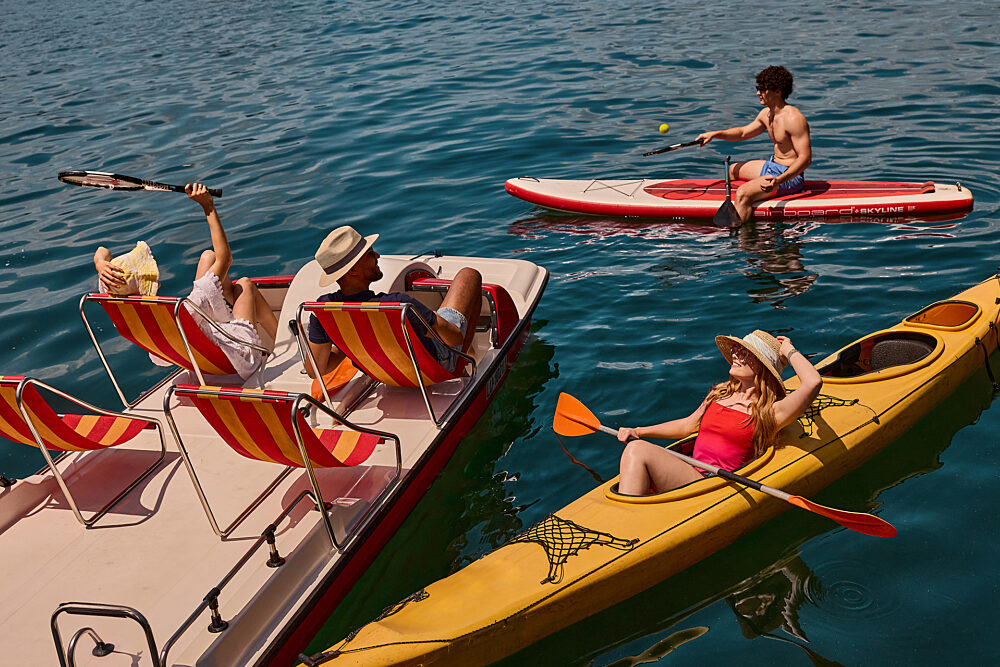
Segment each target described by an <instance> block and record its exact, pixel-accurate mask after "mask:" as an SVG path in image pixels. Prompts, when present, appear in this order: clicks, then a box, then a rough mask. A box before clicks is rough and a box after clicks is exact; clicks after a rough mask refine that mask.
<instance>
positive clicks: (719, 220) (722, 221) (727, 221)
mask: <svg viewBox="0 0 1000 667" xmlns="http://www.w3.org/2000/svg"><path fill="white" fill-rule="evenodd" d="M712 224H714V225H715V226H716V227H727V228H729V229H735V228H737V227H739V226H740V225H742V224H743V221H742V220H740V214H739V213H738V212H737V211H736V207H735V206H733V202H731V201H730V200H728V199H727V200H726V201H724V202H722V206H720V207H719V210H718V211H716V212H715V217H713V218H712Z"/></svg>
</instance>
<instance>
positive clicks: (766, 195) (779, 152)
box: [698, 65, 812, 222]
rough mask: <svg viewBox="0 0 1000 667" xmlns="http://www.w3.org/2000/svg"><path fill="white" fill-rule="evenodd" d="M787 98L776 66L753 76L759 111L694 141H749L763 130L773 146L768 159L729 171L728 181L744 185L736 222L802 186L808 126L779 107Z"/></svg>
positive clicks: (784, 77)
mask: <svg viewBox="0 0 1000 667" xmlns="http://www.w3.org/2000/svg"><path fill="white" fill-rule="evenodd" d="M791 94H792V75H791V73H790V72H789V71H788V70H786V69H785V68H784V67H781V66H774V65H772V66H770V67H767V68H765V69H764V70H763V71H761V73H760V74H758V75H757V97H758V98H759V99H760V103H761V104H762V105H764V108H763V109H761V111H760V113H758V114H757V117H756V118H754V119H753V121H752V122H751V123H750V124H749V125H745V126H743V127H731V128H729V129H728V130H716V131H714V132H705V133H703V134H700V135H698V140H699V141H701V142H702V146H704V145H705V144H707V143H708V142H710V141H711V140H712V139H725V140H726V141H743V140H744V139H751V138H753V137H756V136H757V135H758V134H760V133H761V132H764V131H765V130H766V131H767V134H768V136H770V137H771V141H773V142H774V155H772V156H771V158H770V159H768V160H749V161H747V162H737V163H736V164H734V165H733V166H732V167H731V168H730V171H729V177H730V178H732V179H734V180H735V179H741V180H746V181H747V182H746V183H744V184H743V185H741V186H740V188H739V189H738V190H737V191H736V196H735V200H734V202H733V204H734V205H735V206H736V211H737V212H738V213H739V215H740V220H741V221H742V222H746V221H748V220H749V219H750V218H751V217H752V215H753V207H754V204H756V203H757V202H759V201H763V200H765V199H770V198H771V197H777V196H778V195H787V194H792V193H795V192H798V191H799V190H801V189H802V185H803V183H804V182H805V171H806V167H808V166H809V164H810V163H811V162H812V144H811V143H810V141H809V123H807V122H806V117H805V116H803V115H802V112H801V111H799V110H798V109H797V108H795V107H793V106H791V105H790V104H788V103H786V102H785V100H786V99H788V96H789V95H791Z"/></svg>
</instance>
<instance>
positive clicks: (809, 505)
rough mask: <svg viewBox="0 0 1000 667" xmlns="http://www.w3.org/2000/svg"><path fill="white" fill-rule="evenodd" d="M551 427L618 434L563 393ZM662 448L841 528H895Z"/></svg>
mask: <svg viewBox="0 0 1000 667" xmlns="http://www.w3.org/2000/svg"><path fill="white" fill-rule="evenodd" d="M552 430H553V431H555V432H556V433H558V434H559V435H565V436H578V435H588V434H590V433H594V432H596V431H600V432H601V433H607V434H608V435H611V436H614V437H616V438H617V437H618V431H617V430H615V429H613V428H609V427H607V426H604V425H603V424H601V422H600V421H599V420H598V419H597V417H596V416H595V415H594V413H593V412H591V411H590V410H589V409H587V406H585V405H584V404H583V403H581V402H580V401H579V400H578V399H576V398H574V397H573V396H570V395H569V394H565V393H561V394H559V402H558V403H557V404H556V412H555V415H554V416H553V418H552ZM666 451H668V452H670V453H671V454H673V455H674V456H676V457H677V458H679V459H680V460H682V461H684V462H685V463H687V464H688V465H691V466H694V467H695V468H699V469H701V470H705V471H707V472H710V473H712V474H713V475H718V476H719V477H721V478H723V479H725V480H727V481H730V482H733V483H735V484H741V485H743V486H747V487H750V488H751V489H754V490H756V491H760V492H761V493H764V494H767V495H769V496H772V497H774V498H778V499H780V500H784V501H785V502H787V503H789V504H791V505H795V506H796V507H800V508H802V509H804V510H807V511H809V512H812V513H813V514H819V515H820V516H825V517H826V518H828V519H832V520H833V521H836V522H837V523H839V524H840V525H841V526H843V527H844V528H849V529H850V530H853V531H857V532H859V533H862V534H864V535H871V536H874V537H892V536H893V535H895V534H896V529H895V528H894V527H893V526H892V524H890V523H889V522H888V521H885V520H884V519H880V518H879V517H877V516H874V515H872V514H865V513H863V512H848V511H846V510H838V509H834V508H832V507H826V506H824V505H820V504H818V503H814V502H812V501H811V500H808V499H806V498H803V497H801V496H793V495H792V494H790V493H786V492H784V491H782V490H780V489H775V488H772V487H770V486H765V485H764V484H761V483H760V482H757V481H755V480H752V479H749V478H747V477H743V476H742V475H737V474H736V473H732V472H729V471H728V470H723V469H722V468H718V467H716V466H714V465H712V464H710V463H705V462H703V461H699V460H697V459H693V458H691V457H690V456H686V455H684V454H681V453H680V452H678V451H674V450H673V449H667V450H666Z"/></svg>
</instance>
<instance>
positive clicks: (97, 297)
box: [80, 293, 270, 408]
mask: <svg viewBox="0 0 1000 667" xmlns="http://www.w3.org/2000/svg"><path fill="white" fill-rule="evenodd" d="M119 298H122V297H115V296H110V295H108V294H100V293H89V294H84V295H83V297H82V298H81V299H80V318H81V319H82V320H83V326H84V327H86V329H87V333H88V334H90V341H91V342H92V343H93V344H94V349H95V350H97V356H98V357H100V359H101V363H102V364H103V365H104V370H105V371H107V373H108V377H110V378H111V384H113V385H114V387H115V391H116V392H118V398H119V399H121V402H122V404H123V405H124V406H125V407H126V408H131V407H134V406H135V405H136V404H137V403H138V402H139V401H141V400H142V398H143V397H144V396H145V395H143V396H140V397H139V398H138V399H136V400H135V401H133V402H131V403H129V402H128V400H127V399H126V398H125V393H124V392H123V391H122V389H121V385H119V384H118V379H117V378H116V377H115V374H114V372H112V370H111V366H110V365H109V364H108V360H107V357H106V356H105V355H104V351H103V350H102V349H101V344H100V343H99V342H98V341H97V336H95V335H94V330H93V328H92V327H91V326H90V322H89V321H88V320H87V314H86V313H85V312H84V306H85V305H86V304H87V302H88V301H89V302H99V301H107V300H110V299H119ZM129 298H130V299H132V301H133V302H137V303H159V300H157V299H155V298H150V297H129ZM185 303H186V304H187V307H188V308H189V309H190V310H191V311H192V312H193V313H197V314H198V315H199V316H200V317H201V318H202V319H204V320H205V321H206V322H208V323H209V324H210V325H212V328H214V329H215V330H216V331H218V332H219V333H221V334H222V335H223V336H225V337H226V338H228V339H229V340H231V341H233V342H234V343H237V344H238V345H244V346H246V347H249V348H251V349H254V350H257V351H258V352H260V353H261V354H262V355H263V357H262V358H261V362H260V366H259V367H258V369H257V370H258V371H260V370H262V369H263V368H264V364H265V363H267V357H268V355H269V354H270V352H269V351H268V350H267V349H266V348H264V347H261V346H260V345H256V344H254V343H249V342H247V341H245V340H240V339H239V338H236V337H234V336H232V335H231V334H229V333H228V332H226V331H225V330H223V329H222V327H220V326H219V324H218V323H217V322H216V321H215V320H213V319H212V318H211V317H209V316H208V315H206V314H205V313H204V312H203V311H202V310H201V308H199V307H198V306H196V305H194V304H193V303H191V301H190V299H188V298H187V297H186V296H182V297H178V298H177V302H176V303H175V304H174V312H173V318H174V324H176V325H177V330H178V331H179V332H180V334H181V341H183V343H184V351H185V352H187V356H188V360H189V361H190V362H191V367H192V368H193V369H194V374H195V377H197V378H198V384H201V385H204V384H207V383H206V382H205V377H204V375H202V372H201V368H199V367H198V363H197V362H196V361H195V358H194V351H193V350H192V349H191V344H190V343H189V342H188V339H187V334H185V333H184V328H183V327H182V326H181V319H180V313H181V306H182V305H184V304H185ZM183 370H187V369H183Z"/></svg>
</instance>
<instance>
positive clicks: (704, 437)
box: [692, 403, 753, 474]
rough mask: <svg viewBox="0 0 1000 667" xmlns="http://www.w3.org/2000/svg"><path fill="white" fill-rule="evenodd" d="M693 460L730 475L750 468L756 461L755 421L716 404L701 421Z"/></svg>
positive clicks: (713, 404)
mask: <svg viewBox="0 0 1000 667" xmlns="http://www.w3.org/2000/svg"><path fill="white" fill-rule="evenodd" d="M692 456H693V457H694V458H696V459H698V460H699V461H704V462H705V463H711V464H712V465H714V466H717V467H719V468H722V469H724V470H729V471H732V470H736V469H737V468H739V467H741V466H744V465H746V463H747V462H749V461H750V460H751V459H752V458H753V417H752V416H750V415H748V414H747V413H745V412H740V411H739V410H734V409H733V408H727V407H726V406H724V405H719V404H718V403H712V404H711V405H709V406H708V409H707V410H705V415H704V416H703V417H702V418H701V426H700V427H699V429H698V437H697V438H696V439H695V441H694V452H693V454H692ZM702 474H705V473H702Z"/></svg>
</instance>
